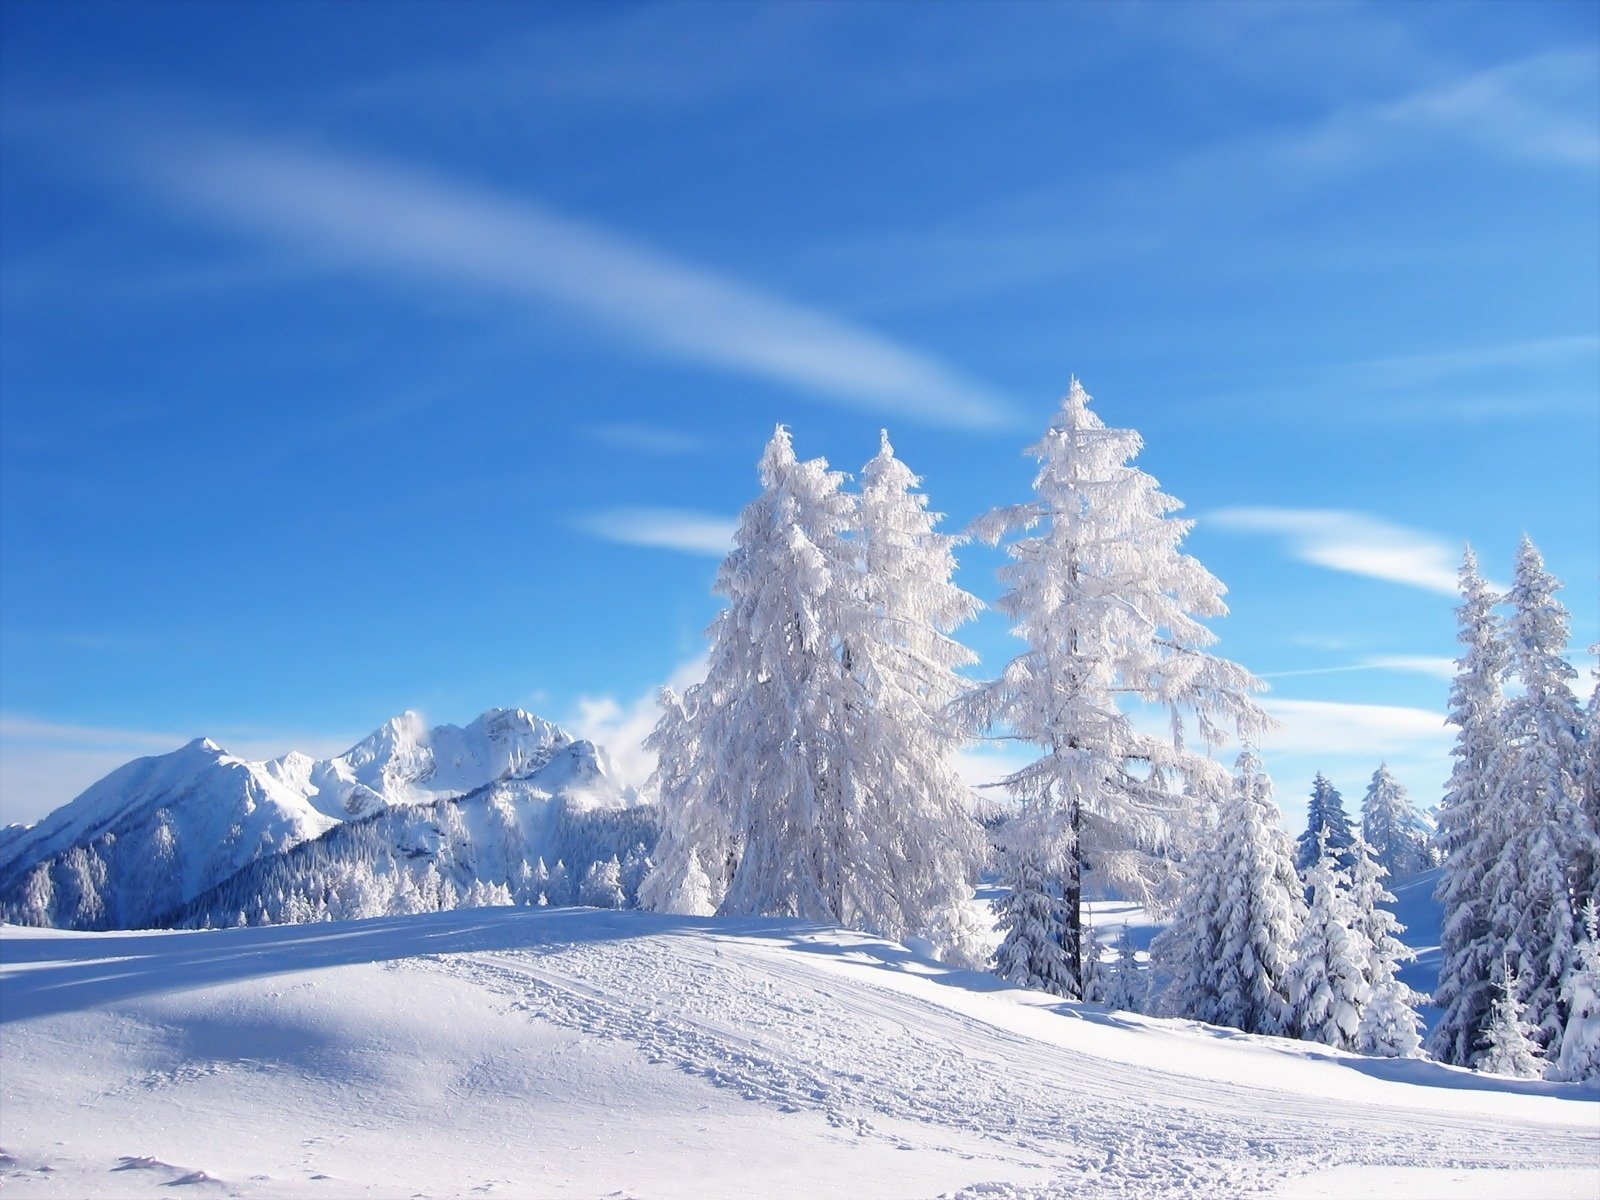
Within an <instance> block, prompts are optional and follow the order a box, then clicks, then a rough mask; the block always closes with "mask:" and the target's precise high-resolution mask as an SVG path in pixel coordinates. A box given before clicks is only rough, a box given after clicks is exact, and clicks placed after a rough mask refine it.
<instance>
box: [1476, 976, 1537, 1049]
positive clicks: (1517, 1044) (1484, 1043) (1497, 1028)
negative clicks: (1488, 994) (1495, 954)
mask: <svg viewBox="0 0 1600 1200" xmlns="http://www.w3.org/2000/svg"><path fill="white" fill-rule="evenodd" d="M1519 988H1520V983H1519V981H1518V979H1517V972H1516V968H1515V967H1513V966H1512V965H1511V962H1510V960H1509V959H1501V960H1500V973H1499V980H1498V982H1497V983H1496V984H1495V985H1494V990H1495V993H1496V994H1495V997H1494V1000H1493V1001H1492V1002H1491V1003H1490V1005H1489V1018H1488V1021H1487V1023H1486V1025H1485V1027H1484V1031H1483V1035H1482V1039H1481V1041H1480V1042H1479V1044H1478V1046H1479V1053H1478V1055H1477V1056H1476V1058H1475V1059H1474V1061H1473V1064H1472V1069H1473V1070H1475V1071H1483V1072H1485V1073H1486V1074H1489V1075H1511V1076H1515V1077H1516V1078H1518V1079H1537V1078H1538V1077H1539V1076H1540V1075H1543V1074H1544V1070H1545V1061H1544V1052H1543V1051H1542V1050H1541V1049H1540V1048H1539V1043H1538V1042H1536V1041H1534V1039H1533V1034H1534V1032H1535V1029H1534V1026H1533V1025H1532V1024H1530V1023H1529V1022H1528V1021H1526V1020H1525V1019H1524V1017H1523V1004H1522V1001H1521V1000H1520V999H1519V998H1518V994H1517V993H1518V991H1519Z"/></svg>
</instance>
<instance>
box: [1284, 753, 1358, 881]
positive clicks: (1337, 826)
mask: <svg viewBox="0 0 1600 1200" xmlns="http://www.w3.org/2000/svg"><path fill="white" fill-rule="evenodd" d="M1324 833H1326V834H1327V838H1328V847H1329V849H1331V850H1332V851H1333V853H1334V855H1335V856H1336V857H1337V858H1338V860H1339V866H1340V867H1341V868H1342V869H1348V868H1349V866H1350V844H1351V843H1352V842H1353V841H1355V834H1354V833H1353V832H1351V829H1350V817H1349V815H1348V814H1346V812H1345V811H1344V797H1343V796H1341V795H1340V794H1339V789H1338V788H1336V787H1334V786H1333V784H1332V783H1330V782H1329V781H1328V777H1327V776H1326V775H1324V774H1323V773H1322V772H1321V771H1318V772H1317V777H1316V778H1315V779H1313V780H1312V781H1311V803H1310V804H1308V805H1306V829H1305V832H1304V833H1302V834H1301V835H1300V836H1299V838H1297V839H1296V841H1295V859H1294V866H1295V870H1297V871H1299V872H1301V873H1302V874H1304V873H1305V872H1306V871H1307V870H1309V869H1310V867H1311V864H1312V863H1314V862H1316V861H1317V854H1318V850H1317V846H1318V845H1319V842H1318V839H1319V838H1320V837H1321V836H1322V835H1323V834H1324Z"/></svg>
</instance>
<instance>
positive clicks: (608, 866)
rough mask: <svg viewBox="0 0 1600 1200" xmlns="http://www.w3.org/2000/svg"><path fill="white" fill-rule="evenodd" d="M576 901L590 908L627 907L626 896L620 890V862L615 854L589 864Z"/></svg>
mask: <svg viewBox="0 0 1600 1200" xmlns="http://www.w3.org/2000/svg"><path fill="white" fill-rule="evenodd" d="M578 903H579V904H584V905H587V906H588V907H590V908H626V907H627V904H628V898H627V897H626V896H625V895H623V892H622V864H621V863H619V862H618V861H617V856H616V855H615V854H613V855H612V856H611V857H610V858H608V859H606V860H605V861H604V862H596V863H591V864H590V866H589V870H588V871H587V872H586V873H585V874H584V877H583V890H582V891H581V892H580V893H579V896H578Z"/></svg>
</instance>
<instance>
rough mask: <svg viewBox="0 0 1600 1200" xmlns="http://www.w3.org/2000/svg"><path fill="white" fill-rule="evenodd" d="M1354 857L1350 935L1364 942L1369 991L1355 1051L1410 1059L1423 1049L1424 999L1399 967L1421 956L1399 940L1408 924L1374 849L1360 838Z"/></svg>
mask: <svg viewBox="0 0 1600 1200" xmlns="http://www.w3.org/2000/svg"><path fill="white" fill-rule="evenodd" d="M1351 853H1352V856H1353V861H1352V863H1351V867H1350V908H1351V912H1352V915H1353V924H1352V926H1351V933H1352V934H1353V935H1355V936H1356V937H1357V938H1358V939H1359V940H1360V943H1361V949H1362V954H1363V962H1362V969H1361V975H1362V978H1363V979H1364V980H1365V981H1366V984H1367V991H1368V995H1367V1003H1366V1007H1365V1008H1364V1009H1363V1010H1362V1012H1361V1024H1360V1026H1359V1028H1358V1029H1357V1030H1356V1045H1355V1048H1356V1049H1357V1050H1359V1051H1360V1052H1361V1053H1363V1054H1377V1055H1381V1056H1383V1057H1386V1058H1410V1057H1412V1056H1413V1055H1415V1054H1417V1053H1418V1052H1419V1050H1420V1047H1421V1045H1422V1037H1421V1034H1420V1032H1419V1030H1420V1029H1421V1028H1422V1018H1421V1017H1420V1016H1418V1015H1417V1009H1416V1005H1417V1004H1418V1002H1419V1001H1420V1000H1421V999H1422V997H1421V996H1419V995H1418V994H1417V993H1416V992H1414V991H1413V990H1412V989H1411V988H1410V987H1408V986H1406V984H1404V983H1403V982H1401V980H1400V978H1399V974H1398V969H1399V965H1400V964H1401V963H1403V962H1410V961H1411V960H1412V959H1414V958H1416V952H1415V951H1413V950H1412V949H1411V948H1410V947H1409V946H1407V945H1406V944H1405V943H1404V942H1402V941H1401V940H1400V937H1399V935H1400V934H1402V933H1404V932H1405V926H1404V925H1402V924H1400V922H1399V921H1397V920H1396V919H1395V917H1394V913H1393V912H1392V911H1391V908H1390V906H1391V905H1392V904H1393V903H1394V896H1393V895H1392V894H1390V892H1389V891H1388V890H1387V889H1386V888H1385V887H1384V886H1383V879H1384V875H1385V871H1384V868H1383V865H1382V864H1381V863H1380V862H1379V861H1378V860H1377V857H1376V855H1375V854H1374V851H1373V848H1372V847H1371V846H1369V845H1368V844H1367V842H1366V840H1365V839H1364V838H1360V837H1358V838H1357V839H1356V842H1355V845H1354V846H1352V847H1351Z"/></svg>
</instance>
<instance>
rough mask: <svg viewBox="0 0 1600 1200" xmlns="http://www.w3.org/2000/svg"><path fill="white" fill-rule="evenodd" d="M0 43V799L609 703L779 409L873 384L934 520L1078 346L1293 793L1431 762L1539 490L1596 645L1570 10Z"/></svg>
mask: <svg viewBox="0 0 1600 1200" xmlns="http://www.w3.org/2000/svg"><path fill="white" fill-rule="evenodd" d="M0 34H3V55H4V73H3V76H0V80H3V82H0V771H3V778H0V818H3V819H7V820H18V819H31V818H33V817H36V816H37V815H39V814H40V813H41V812H43V811H45V810H46V809H48V808H50V807H52V806H54V805H55V804H57V803H60V802H61V801H63V800H65V799H67V798H68V797H69V796H70V795H71V794H73V793H74V792H75V791H76V790H78V789H79V788H81V787H82V786H83V785H85V784H86V783H88V782H89V781H90V780H92V779H93V778H95V777H97V776H98V775H99V774H101V773H103V771H104V770H106V769H108V768H109V767H110V766H112V765H115V764H116V763H117V762H120V761H122V760H123V759H126V758H128V757H131V756H132V755H134V754H141V753H152V752H156V751H160V750H164V749H168V748H171V747H173V746H175V745H177V744H179V743H181V742H182V741H184V740H187V738H189V737H192V736H195V735H197V734H200V733H206V734H209V735H210V736H213V737H215V738H217V739H218V740H219V741H221V742H223V743H224V744H225V745H227V746H229V747H230V748H234V749H236V750H237V751H238V752H239V753H243V754H248V755H252V756H261V755H266V754H275V753H279V752H281V751H282V750H284V749H287V748H288V747H289V746H291V745H294V746H298V747H300V748H303V749H307V750H310V751H312V752H331V751H335V750H338V749H341V748H342V747H343V745H344V744H345V743H347V742H349V741H350V740H353V739H354V738H355V737H357V736H359V735H361V734H363V733H364V732H366V731H367V730H368V729H370V728H372V727H373V726H374V725H376V724H378V723H379V722H381V721H382V720H383V719H385V718H386V717H388V716H389V715H391V714H393V713H395V712H398V711H400V710H401V709H405V708H415V709H419V710H421V711H422V712H424V713H425V714H426V715H428V716H429V717H430V718H434V719H437V720H455V721H460V720H465V719H467V718H470V717H471V716H472V715H474V714H475V713H476V712H478V711H480V710H482V709H484V708H487V707H489V706H492V705H507V704H521V705H524V706H527V707H532V708H535V709H537V710H538V711H540V712H541V713H543V714H544V715H547V716H550V717H552V718H555V719H560V720H566V721H569V722H571V723H572V724H574V725H575V726H577V727H579V728H581V729H583V730H585V731H588V732H592V733H595V734H597V735H599V736H601V737H604V738H607V739H609V740H611V741H612V742H613V743H615V744H616V745H617V746H618V748H619V749H622V750H623V751H624V752H626V745H627V743H629V742H630V741H631V740H632V738H633V737H635V736H636V734H637V731H638V730H639V728H641V727H642V726H643V725H645V724H647V723H648V720H649V710H648V705H647V701H646V698H647V697H648V696H649V695H650V694H651V693H652V692H653V691H654V689H655V688H656V686H658V685H659V684H660V683H661V682H663V681H665V680H667V679H669V678H674V677H676V678H679V679H682V678H684V677H685V676H686V675H687V674H689V673H691V672H692V666H690V665H687V664H692V661H693V660H694V658H695V657H696V655H697V654H698V653H699V651H700V649H701V646H702V639H701V636H700V631H701V630H702V629H703V627H704V626H705V625H706V624H707V623H708V622H709V620H710V619H711V617H712V615H713V614H714V612H715V600H714V598H713V597H712V596H711V595H710V591H709V588H710V583H711V578H712V573H713V570H714V566H715V552H716V547H717V546H718V545H719V544H720V539H721V538H722V537H723V531H724V530H725V528H726V526H727V523H728V521H729V520H731V517H732V515H733V514H734V513H735V512H736V511H737V509H738V507H739V506H740V505H741V504H742V503H744V502H745V501H746V500H747V499H748V498H749V497H750V495H751V494H752V491H753V488H754V463H755V460H756V458H757V456H758V454H759V452H760V449H761V445H762V443H763V441H764V440H765V438H766V437H767V436H768V434H770V432H771V429H772V427H773V425H774V424H775V423H776V422H779V421H782V422H785V423H787V424H789V425H790V426H791V427H792V428H793V430H794V434H795V440H796V445H797V447H798V449H799V450H800V451H801V453H803V454H806V455H819V454H820V455H824V456H826V457H827V458H828V459H829V460H830V462H832V463H833V464H834V465H835V466H837V467H840V468H843V469H847V470H854V469H856V468H857V467H858V466H859V465H860V464H861V463H863V462H864V461H865V460H866V459H867V458H868V457H870V456H871V454H872V453H873V452H874V450H875V447H876V434H877V430H878V428H879V427H880V426H882V425H887V426H888V427H889V428H890V430H891V432H892V434H893V437H894V441H895V444H896V446H897V448H898V450H899V451H900V453H901V455H902V457H903V458H905V459H906V461H907V462H908V463H910V464H911V466H912V467H913V468H914V469H916V470H917V471H919V472H921V473H922V474H923V475H924V476H925V478H926V485H927V489H928V491H929V493H930V495H931V496H932V499H933V502H934V505H935V507H937V508H939V509H941V510H942V511H945V512H947V513H949V514H950V516H951V519H952V522H953V523H954V524H957V525H959V524H963V523H965V522H966V521H967V520H969V519H970V518H972V517H973V516H975V515H977V514H978V513H979V512H981V511H983V510H984V509H985V508H986V507H988V506H990V505H993V504H998V503H1006V502H1011V501H1015V500H1018V499H1021V498H1023V497H1024V495H1025V493H1026V489H1027V486H1028V482H1029V479H1030V477H1031V476H1030V470H1029V464H1027V463H1026V462H1024V461H1023V460H1022V459H1021V458H1020V456H1019V451H1020V449H1021V447H1022V446H1024V445H1025V444H1026V443H1027V442H1028V441H1030V440H1031V439H1032V437H1033V436H1034V435H1035V434H1036V433H1037V432H1038V430H1039V429H1040V428H1042V426H1043V425H1044V423H1045V422H1046V421H1047V420H1048V418H1049V416H1050V413H1051V411H1052V409H1053V406H1054V404H1055V403H1056V399H1057V397H1058V396H1059V395H1060V393H1061V392H1062V391H1063V390H1064V389H1065V387H1066V384H1067V381H1068V379H1069V378H1070V376H1071V375H1073V374H1077V375H1078V376H1080V377H1081V378H1082V379H1083V380H1084V381H1085V383H1086V385H1087V386H1088V388H1089V390H1090V391H1091V392H1092V393H1093V394H1094V395H1095V396H1096V400H1097V403H1096V407H1097V409H1098V411H1099V412H1100V413H1101V414H1102V416H1103V417H1104V418H1105V419H1106V420H1108V421H1109V422H1111V423H1113V424H1118V425H1131V426H1133V427H1134V428H1137V429H1138V430H1139V431H1140V432H1141V433H1142V434H1143V435H1144V437H1145V440H1146V444H1147V446H1146V451H1145V453H1144V455H1143V456H1142V457H1141V459H1140V465H1142V466H1143V467H1144V468H1145V469H1147V470H1149V471H1151V472H1152V473H1153V474H1154V475H1155V476H1156V477H1157V478H1158V479H1160V480H1161V482H1162V484H1163V485H1164V487H1165V489H1166V490H1167V491H1169V492H1171V493H1172V494H1174V495H1176V496H1177V497H1179V498H1180V499H1182V500H1183V501H1185V503H1186V504H1187V505H1188V509H1189V515H1191V516H1194V517H1195V518H1197V520H1198V522H1199V523H1198V525H1197V527H1196V529H1195V531H1194V533H1193V535H1192V536H1191V539H1190V541H1189V544H1188V545H1189V548H1190V549H1191V550H1192V552H1193V553H1195V554H1196V555H1197V556H1198V557H1200V558H1201V560H1202V561H1203V562H1205V563H1206V564H1207V566H1209V567H1210V568H1211V569H1212V570H1213V571H1214V572H1215V573H1216V574H1217V575H1219V576H1220V577H1221V578H1222V579H1223V581H1224V582H1225V583H1226V584H1227V585H1228V587H1229V589H1230V594H1229V600H1230V603H1231V605H1232V608H1233V612H1232V615H1231V616H1230V617H1229V618H1228V619H1226V620H1225V621H1222V622H1219V623H1218V624H1217V628H1218V631H1219V632H1220V633H1221V634H1222V637H1223V642H1222V647H1223V649H1224V651H1225V652H1226V653H1228V654H1229V655H1230V656H1232V657H1234V658H1236V659H1238V660H1239V661H1241V662H1243V663H1244V664H1245V665H1247V666H1249V667H1251V668H1252V669H1253V670H1255V671H1257V672H1258V673H1260V674H1262V675H1265V676H1267V677H1268V678H1269V679H1270V681H1271V682H1272V684H1273V692H1272V703H1273V704H1274V705H1275V706H1276V708H1277V711H1278V712H1279V714H1280V716H1281V717H1282V718H1283V720H1284V729H1283V731H1282V732H1281V733H1280V735H1279V736H1278V738H1277V739H1276V740H1275V741H1274V742H1269V744H1268V745H1267V747H1266V751H1267V758H1268V762H1269V766H1271V767H1272V768H1273V769H1274V771H1275V774H1276V775H1277V777H1278V785H1279V793H1280V798H1281V799H1282V800H1283V801H1284V803H1285V807H1286V808H1288V809H1290V810H1291V816H1294V815H1295V814H1296V813H1297V811H1298V809H1299V808H1300V797H1301V795H1302V794H1303V793H1304V792H1305V791H1306V787H1307V784H1308V782H1309V777H1310V773H1311V772H1312V771H1313V770H1315V769H1316V768H1317V767H1319V766H1321V767H1323V768H1324V769H1326V770H1328V771H1329V773H1330V774H1331V775H1333V777H1334V778H1335V781H1336V782H1337V783H1339V784H1340V785H1341V786H1342V787H1343V788H1344V789H1345V791H1346V793H1347V799H1348V800H1350V801H1351V802H1352V803H1353V802H1354V801H1355V800H1356V799H1357V798H1358V797H1359V792H1360V789H1361V787H1362V785H1363V783H1364V780H1365V777H1366V776H1367V775H1368V774H1370V772H1371V770H1372V768H1373V767H1374V766H1376V764H1377V761H1378V760H1379V759H1380V758H1384V757H1386V758H1388V759H1389V761H1390V762H1391V763H1392V764H1393V765H1395V766H1396V768H1397V773H1398V774H1400V776H1401V778H1402V779H1403V781H1404V782H1406V783H1407V784H1409V785H1410V786H1411V788H1412V789H1413V792H1414V793H1415V796H1416V798H1417V799H1418V800H1421V801H1423V802H1424V803H1432V802H1433V801H1434V800H1435V799H1436V798H1437V790H1438V786H1439V783H1440V781H1441V779H1442V777H1443V773H1444V769H1445V768H1444V762H1445V759H1444V751H1445V749H1446V748H1447V746H1448V735H1447V732H1446V731H1445V730H1444V729H1443V728H1442V726H1441V725H1440V723H1439V720H1438V717H1439V714H1440V713H1442V711H1443V707H1444V695H1445V688H1446V682H1445V679H1444V678H1443V677H1441V674H1440V672H1441V670H1442V660H1444V659H1446V658H1448V657H1450V656H1451V655H1453V653H1454V644H1453V640H1452V639H1453V635H1454V626H1453V619H1452V615H1451V607H1452V604H1453V598H1452V596H1451V594H1450V588H1451V580H1452V578H1453V572H1454V567H1455V563H1456V560H1457V557H1458V554H1459V547H1460V544H1461V542H1462V541H1463V540H1471V541H1472V542H1473V543H1474V544H1475V545H1476V546H1477V548H1478V550H1479V553H1480V555H1481V556H1482V558H1483V560H1484V563H1485V567H1486V569H1487V570H1488V571H1489V573H1490V574H1491V575H1492V576H1495V577H1497V578H1501V579H1503V578H1504V577H1505V576H1506V575H1507V573H1508V572H1509V568H1510V561H1511V555H1512V552H1513V550H1514V547H1515V543H1516V539H1517V538H1518V536H1519V535H1520V534H1521V533H1522V532H1524V531H1527V532H1528V533H1529V534H1531V535H1532V536H1533V537H1534V539H1535V540H1536V541H1537V542H1538V543H1539V545H1540V547H1541V548H1542V549H1543V550H1544V552H1545V555H1546V557H1547V560H1548V562H1549V564H1550V566H1551V567H1552V569H1553V570H1554V571H1555V572H1556V573H1557V574H1558V575H1559V576H1560V577H1561V578H1563V579H1565V580H1566V581H1567V583H1568V584H1569V588H1568V591H1567V592H1566V593H1565V599H1566V600H1567V602H1568V605H1569V607H1570V608H1571V609H1572V611H1573V617H1574V633H1575V636H1574V646H1575V656H1576V654H1577V649H1578V648H1580V647H1582V646H1585V645H1587V644H1589V643H1590V642H1593V641H1596V640H1600V611H1597V610H1600V604H1597V599H1596V596H1597V591H1596V583H1597V579H1600V549H1597V547H1600V269H1597V267H1596V264H1597V263H1600V216H1597V214H1600V165H1597V164H1600V127H1597V126H1600V122H1597V113H1600V50H1597V46H1600V7H1597V6H1595V5H1593V4H1581V3H1565V2H1563V3H1555V4H1549V5H1544V4H1538V3H1522V4H1517V5H1506V4H1486V5H1473V4H1453V3H1445V2H1440V3H1433V4H1426V5H1423V4H1409V5H1383V6H1371V7H1369V6H1365V5H1340V4H1312V3H1303V4H1294V5H1267V4H1244V5H1220V6H1208V5H1198V4H1196V5H1173V4H1149V5H1145V4H1116V5H1112V4H1104V5H1096V4H1073V5H1061V6H1051V5H1047V4H1042V3H1028V4H1022V5H1014V6H1007V5H1003V4H990V5H984V6H963V5H960V4H955V3H945V4H937V5H923V6H911V5H901V4H892V3H882V4H859V5H842V4H841V5H828V4H815V5H807V4H798V3H785V4H775V5H770V6H762V5H753V4H752V5H741V4H734V3H715V4H711V5H703V6H671V5H639V6H636V5H604V4H584V5H578V4H573V5H547V6H541V5H534V4H521V5H510V4H498V3H497V4H488V5H481V6H480V5H473V4H470V3H464V4H450V5H446V4H421V5H401V4H388V5H358V4H336V5H314V4H299V5H270V6H269V5H248V4H246V5H222V4H215V5H204V4H199V3H182V4H175V5H170V6H158V5H143V4H137V3H129V2H119V3H115V4H108V5H96V4H92V3H87V2H81V0H80V2H78V3H73V4H52V3H29V2H27V0H9V2H8V3H7V4H6V5H4V6H3V7H0ZM997 562H998V559H997V558H996V556H995V555H994V553H993V552H991V551H989V550H986V549H982V548H973V549H969V550H967V551H966V552H964V554H963V556H962V575H961V582H962V583H963V584H964V585H965V586H967V587H968V588H970V589H971V590H973V591H975V592H976V593H978V594H979V595H980V596H982V597H985V598H991V599H992V598H993V596H994V594H995V591H996V589H995V584H994V579H993V569H994V567H995V566H996V565H997ZM963 636H965V637H966V638H967V639H968V640H969V641H970V642H971V644H972V645H973V646H974V647H975V648H976V649H978V650H979V651H980V653H981V654H982V655H983V656H984V658H985V660H986V664H987V665H989V666H996V665H998V663H999V662H1000V661H1002V659H1003V657H1004V656H1005V655H1007V654H1009V653H1010V652H1011V651H1012V645H1011V644H1010V641H1009V639H1008V636H1007V633H1006V629H1005V626H1004V623H1003V622H1002V621H1001V620H1000V619H999V618H997V617H995V616H994V615H992V614H991V615H989V616H986V617H984V618H983V619H981V620H980V621H979V622H977V623H976V624H974V625H971V626H968V627H967V628H966V629H965V630H964V631H963ZM1580 661H1581V660H1580ZM990 765H993V764H990ZM973 769H974V771H975V772H979V773H981V772H982V771H983V770H984V769H985V767H984V765H983V764H981V763H977V764H974V767H973ZM1351 793H1354V794H1353V795H1352V794H1351Z"/></svg>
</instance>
